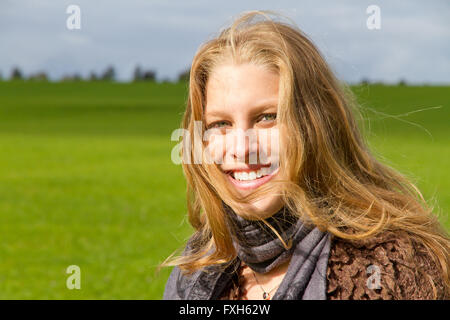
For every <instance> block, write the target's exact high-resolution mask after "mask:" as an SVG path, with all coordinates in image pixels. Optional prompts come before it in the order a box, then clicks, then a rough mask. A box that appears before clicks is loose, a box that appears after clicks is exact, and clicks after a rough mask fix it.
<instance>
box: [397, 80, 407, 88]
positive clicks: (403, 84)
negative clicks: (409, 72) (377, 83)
mask: <svg viewBox="0 0 450 320" xmlns="http://www.w3.org/2000/svg"><path fill="white" fill-rule="evenodd" d="M398 85H399V86H402V87H403V86H406V85H407V83H406V80H405V79H403V78H402V79H400V80H399V82H398Z"/></svg>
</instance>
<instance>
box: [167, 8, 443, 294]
mask: <svg viewBox="0 0 450 320" xmlns="http://www.w3.org/2000/svg"><path fill="white" fill-rule="evenodd" d="M268 13H271V12H270V11H253V12H249V13H245V14H244V15H242V16H241V17H240V18H239V19H237V20H236V21H235V22H234V23H233V25H232V26H231V27H230V28H227V29H225V30H223V31H222V32H221V33H220V35H219V36H218V37H217V38H215V39H212V40H210V41H208V42H206V43H205V44H204V45H202V46H201V48H200V49H199V50H198V52H197V53H196V56H195V57H194V60H193V62H192V66H191V72H190V83H189V99H188V101H187V106H186V112H185V114H184V119H183V122H182V127H183V128H184V130H186V131H187V132H189V134H190V136H191V137H194V140H193V141H195V140H196V139H197V141H199V140H198V139H200V141H202V147H205V148H204V149H203V150H204V151H203V152H201V155H200V157H201V158H202V159H201V160H202V161H199V162H198V163H197V162H194V163H183V171H184V174H185V177H186V180H187V201H188V203H187V204H188V211H189V221H190V223H191V224H192V226H193V227H194V228H195V233H194V234H193V236H192V237H191V239H190V240H189V241H188V243H187V245H186V248H185V250H184V252H183V254H182V255H181V256H178V257H175V258H173V257H170V258H169V259H168V260H167V261H166V262H165V263H164V264H163V265H166V266H175V268H174V269H173V271H172V274H171V276H170V278H169V280H168V282H167V284H166V290H165V293H164V298H165V299H442V298H446V297H448V296H449V287H450V286H449V274H448V267H449V263H450V262H449V259H450V258H449V253H450V252H449V251H450V249H449V248H450V241H449V236H448V234H447V233H446V232H445V230H444V229H443V228H442V227H441V225H440V224H439V222H438V220H437V218H436V217H435V216H434V214H433V213H432V209H431V208H430V207H429V206H428V205H427V203H426V202H425V201H424V200H423V197H422V195H421V193H420V191H419V190H418V189H417V187H416V186H415V185H413V184H412V183H411V182H410V181H409V180H408V179H406V178H405V177H404V176H403V175H402V174H400V173H398V172H397V171H395V170H393V169H392V168H390V167H388V166H386V165H384V164H382V163H380V162H379V161H378V160H377V159H376V158H375V157H374V156H373V155H372V153H371V152H370V150H369V149H368V147H367V144H366V143H365V141H364V139H363V137H362V135H361V133H360V130H359V128H358V125H357V121H356V117H359V113H358V107H357V104H356V103H355V100H354V98H353V96H352V95H351V94H350V91H349V90H348V89H347V87H346V86H345V85H344V84H342V83H341V82H340V81H338V80H337V79H336V78H335V76H334V75H333V73H332V72H331V70H330V68H329V67H328V65H327V63H326V62H325V60H324V59H323V58H322V56H321V54H320V53H319V51H318V50H317V49H316V47H315V46H314V45H313V43H312V42H311V41H310V40H309V39H308V38H307V37H306V36H305V35H304V34H303V33H302V32H301V31H300V30H299V29H298V28H296V27H294V26H292V25H288V24H286V23H282V22H276V21H273V20H272V19H270V18H269V17H268ZM257 17H263V18H266V19H265V20H264V19H263V20H262V21H256V22H253V21H252V20H253V19H254V18H257ZM199 123H201V126H198V124H199ZM205 133H207V134H205ZM203 137H206V139H204V140H203V139H202V138H203ZM193 141H190V140H189V141H188V142H189V143H188V147H186V145H187V144H184V145H183V148H182V150H181V151H182V153H184V155H186V154H188V156H189V158H190V157H191V156H193V155H194V153H197V152H198V148H196V146H195V145H194V144H195V143H194V142H193ZM197 157H198V155H197ZM183 158H185V157H183ZM211 159H212V160H213V161H210V160H211Z"/></svg>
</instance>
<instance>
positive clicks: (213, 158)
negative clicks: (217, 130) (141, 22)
mask: <svg viewBox="0 0 450 320" xmlns="http://www.w3.org/2000/svg"><path fill="white" fill-rule="evenodd" d="M204 154H205V161H206V162H207V163H208V164H213V163H216V164H222V163H223V158H224V154H225V135H223V134H210V135H209V136H208V137H206V143H205V150H204Z"/></svg>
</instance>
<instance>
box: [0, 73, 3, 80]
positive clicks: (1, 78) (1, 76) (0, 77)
mask: <svg viewBox="0 0 450 320" xmlns="http://www.w3.org/2000/svg"><path fill="white" fill-rule="evenodd" d="M0 81H3V74H2V72H1V71H0Z"/></svg>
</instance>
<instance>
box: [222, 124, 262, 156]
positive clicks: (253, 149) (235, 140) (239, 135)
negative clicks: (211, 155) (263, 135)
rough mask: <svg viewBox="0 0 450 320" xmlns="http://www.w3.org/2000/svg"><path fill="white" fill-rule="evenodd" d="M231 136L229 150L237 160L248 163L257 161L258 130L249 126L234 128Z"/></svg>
mask: <svg viewBox="0 0 450 320" xmlns="http://www.w3.org/2000/svg"><path fill="white" fill-rule="evenodd" d="M232 130H233V132H232V134H231V135H229V136H230V140H231V141H230V144H231V145H230V146H228V143H227V147H229V148H230V149H229V151H230V152H231V156H232V157H233V158H234V159H235V160H236V161H237V162H242V163H248V164H256V163H257V155H258V136H257V134H256V130H255V129H253V128H248V127H239V128H233V129H232Z"/></svg>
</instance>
